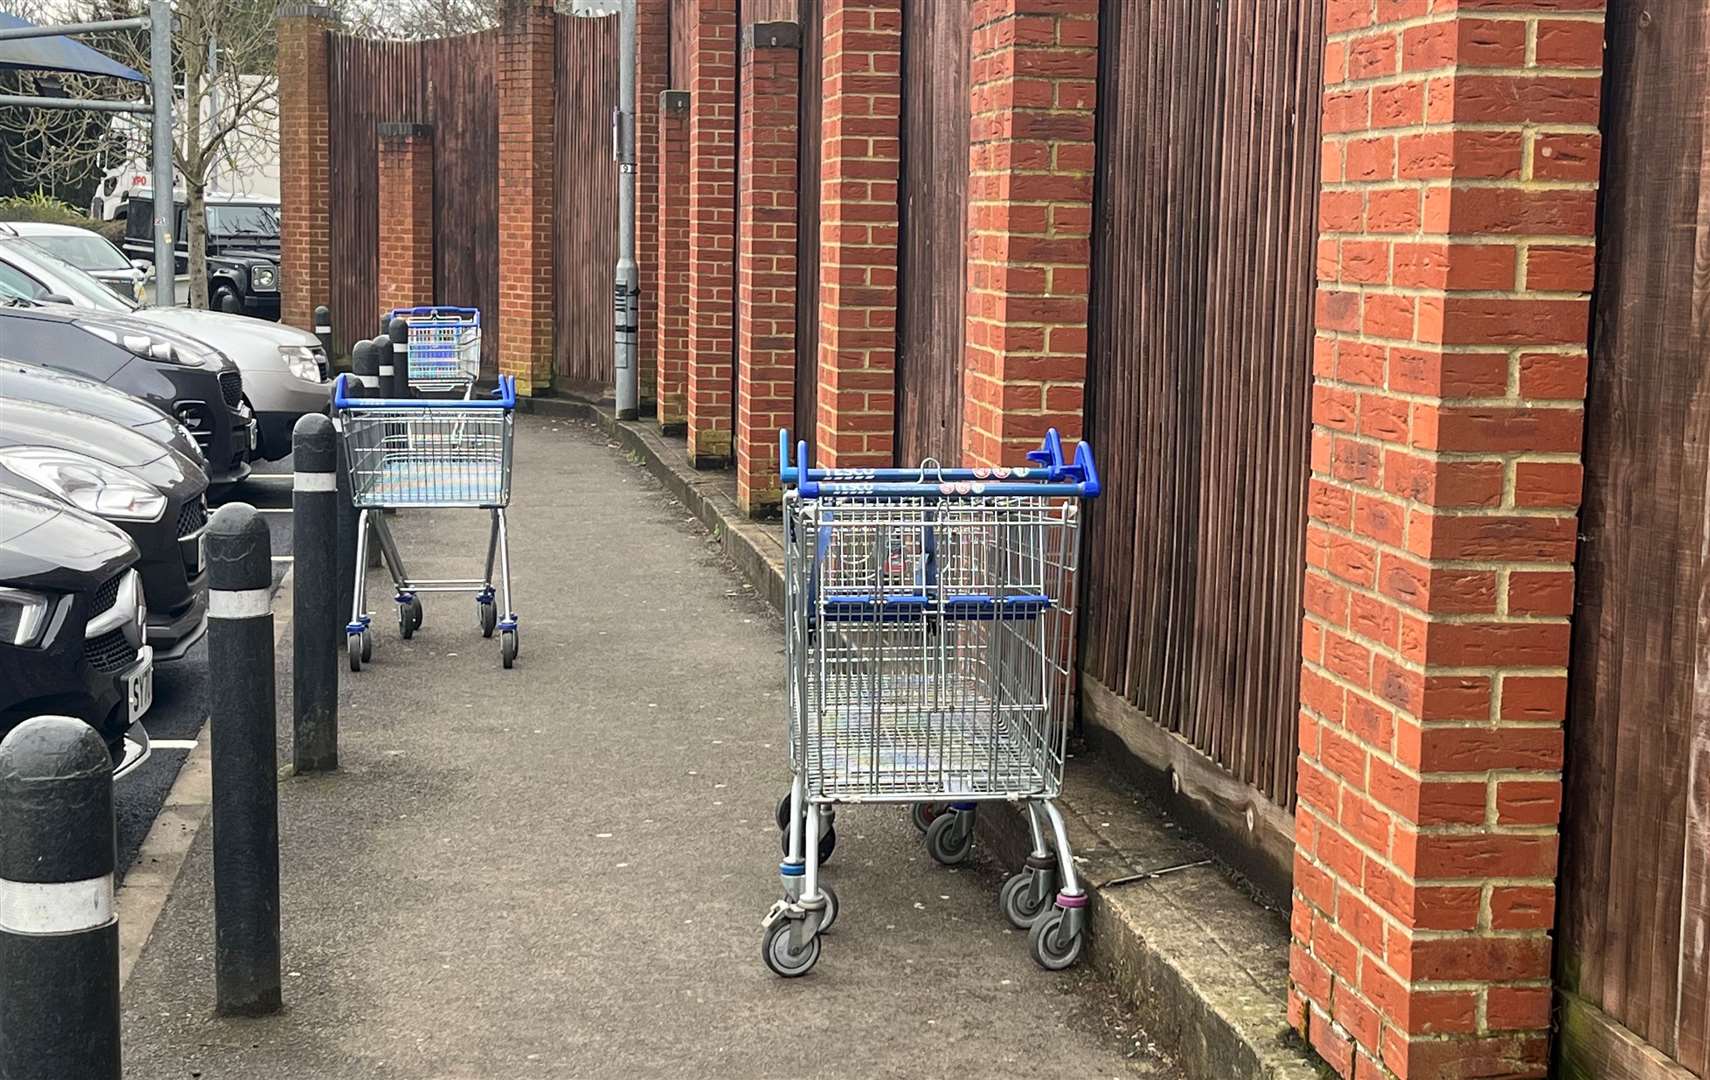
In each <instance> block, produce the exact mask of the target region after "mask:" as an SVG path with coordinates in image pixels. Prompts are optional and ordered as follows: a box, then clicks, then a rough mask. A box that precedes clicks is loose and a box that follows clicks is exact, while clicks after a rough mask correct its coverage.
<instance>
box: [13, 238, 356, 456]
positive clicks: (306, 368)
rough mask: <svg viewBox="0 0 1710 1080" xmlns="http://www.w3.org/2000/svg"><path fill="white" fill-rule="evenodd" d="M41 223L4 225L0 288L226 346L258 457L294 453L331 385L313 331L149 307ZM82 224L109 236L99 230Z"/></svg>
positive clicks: (323, 405) (221, 348) (222, 348)
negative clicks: (72, 258) (295, 429)
mask: <svg viewBox="0 0 1710 1080" xmlns="http://www.w3.org/2000/svg"><path fill="white" fill-rule="evenodd" d="M38 228H42V226H37V225H33V224H30V223H26V222H15V223H7V224H3V225H0V290H3V291H7V292H13V293H16V294H18V295H20V296H23V297H25V298H26V299H30V300H35V301H37V302H38V303H60V304H68V305H70V306H72V307H80V308H90V309H94V310H98V311H109V312H114V313H124V314H128V315H130V316H132V317H133V318H137V319H142V320H145V321H147V322H150V323H154V324H156V325H158V326H161V327H162V328H164V329H169V330H174V331H176V332H178V333H180V334H186V335H189V336H190V337H194V338H197V339H199V340H201V341H204V342H206V343H207V344H209V345H211V346H213V347H214V348H216V349H218V350H219V351H221V352H223V353H225V354H226V355H227V356H229V357H231V358H232V361H233V362H234V363H236V364H237V366H238V367H239V369H241V370H242V371H243V385H244V397H245V398H246V399H247V401H248V402H249V406H250V408H251V409H252V410H254V412H255V418H256V449H255V457H257V458H261V459H264V460H267V461H277V460H278V459H280V458H282V457H284V456H285V455H287V454H289V453H290V452H291V428H292V426H293V425H295V424H296V423H297V419H298V418H299V417H301V416H303V415H305V414H306V413H312V412H324V411H325V410H326V408H327V396H328V392H329V391H330V390H331V386H330V384H329V382H328V379H329V374H330V373H329V371H328V361H327V355H326V352H325V350H323V349H322V348H321V343H320V341H319V339H317V338H316V337H315V336H314V335H313V334H310V333H308V332H307V331H304V330H299V329H297V328H296V327H293V326H286V325H283V324H281V323H274V322H267V321H265V320H263V319H251V318H246V317H244V316H242V315H227V314H225V313H223V312H218V311H192V310H191V309H189V308H179V307H144V306H142V305H141V304H139V303H137V302H136V301H134V300H131V299H128V298H126V297H124V296H121V295H119V294H118V292H117V290H115V289H111V288H109V287H107V286H106V285H103V284H102V283H101V281H100V280H98V279H97V278H96V277H95V276H93V275H92V274H90V273H88V272H87V271H85V270H83V269H81V268H79V267H77V266H74V265H72V264H71V263H70V262H67V261H66V260H64V259H62V258H60V257H58V256H56V255H54V254H51V253H50V252H48V251H47V250H46V249H45V248H43V247H41V246H40V245H39V244H38V243H37V242H36V241H35V240H34V239H33V238H32V237H31V233H32V231H33V230H35V229H38ZM56 228H58V229H60V230H63V229H64V228H66V226H58V227H56ZM80 231H82V232H83V233H84V235H86V236H88V237H90V238H92V239H94V240H97V241H100V242H101V243H103V244H105V243H106V241H105V240H103V239H102V238H101V237H100V236H99V235H98V234H96V233H92V232H88V231H87V230H80ZM108 246H109V247H111V246H112V245H110V244H109V245H108Z"/></svg>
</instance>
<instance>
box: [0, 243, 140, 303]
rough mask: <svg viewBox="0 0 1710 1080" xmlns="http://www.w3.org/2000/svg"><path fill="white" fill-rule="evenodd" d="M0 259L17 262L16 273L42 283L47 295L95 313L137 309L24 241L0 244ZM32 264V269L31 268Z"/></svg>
mask: <svg viewBox="0 0 1710 1080" xmlns="http://www.w3.org/2000/svg"><path fill="white" fill-rule="evenodd" d="M0 256H3V257H5V258H6V259H7V261H9V262H11V261H16V262H17V263H18V264H19V267H18V268H19V269H21V270H23V271H24V272H25V273H27V274H30V275H31V276H32V277H39V278H43V279H45V280H43V281H42V284H43V285H44V286H46V288H47V291H48V292H50V293H64V294H66V295H68V296H70V297H71V298H72V300H74V301H78V302H79V303H78V305H77V306H79V307H92V308H95V309H96V310H97V311H135V310H136V309H137V305H136V304H134V303H132V302H131V301H129V300H126V299H125V298H124V297H122V296H119V295H118V294H116V293H114V292H113V290H111V289H109V288H107V286H105V285H103V284H101V282H100V281H98V280H97V279H95V278H94V277H92V276H91V275H90V274H89V273H87V272H86V271H83V270H79V269H78V268H77V267H75V266H73V265H71V264H70V263H68V262H66V261H65V260H64V259H61V258H59V257H58V256H56V255H51V254H49V253H48V252H46V251H44V250H42V249H41V248H39V247H37V246H36V245H35V244H34V243H31V242H30V241H27V240H5V241H0ZM32 264H34V265H32Z"/></svg>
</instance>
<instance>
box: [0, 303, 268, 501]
mask: <svg viewBox="0 0 1710 1080" xmlns="http://www.w3.org/2000/svg"><path fill="white" fill-rule="evenodd" d="M0 347H3V348H4V349H5V350H6V353H7V355H9V356H12V357H15V358H16V359H19V360H23V361H25V362H26V363H31V364H36V365H39V366H41V367H45V368H52V369H54V370H55V371H64V372H68V373H70V374H73V375H81V376H83V377H85V378H89V379H93V380H95V381H96V382H99V383H104V384H105V385H107V386H111V387H113V388H114V389H116V390H123V391H124V392H125V393H127V394H132V395H134V396H136V397H139V398H142V399H143V400H144V401H146V402H148V403H149V404H151V405H154V406H156V407H158V408H160V409H163V410H165V411H166V412H168V413H170V414H171V415H172V416H173V417H174V418H176V419H177V420H178V422H179V423H181V424H183V425H184V426H185V427H186V428H189V429H190V433H191V435H193V436H194V437H195V439H196V442H197V443H198V444H199V445H200V446H201V447H202V454H203V456H204V457H205V458H207V462H208V464H207V471H208V480H209V481H210V482H211V483H214V484H232V483H236V482H237V481H239V480H242V479H243V478H244V477H246V476H248V475H249V456H250V453H251V451H252V450H253V449H254V447H255V420H254V417H253V416H252V414H251V413H250V409H249V406H248V405H246V404H245V403H244V398H243V373H242V372H240V371H239V370H238V369H237V366H236V365H234V364H233V363H232V362H231V361H230V360H229V359H227V358H226V357H225V356H223V355H222V354H220V353H218V352H215V351H214V350H213V349H211V348H209V347H208V346H207V345H204V344H202V343H201V342H199V341H196V340H195V339H194V338H187V337H183V336H182V335H174V334H172V333H170V332H168V331H165V330H162V329H160V328H159V327H151V326H148V325H147V324H144V323H140V322H136V321H133V320H131V319H129V318H127V317H124V316H119V315H110V314H107V313H104V312H103V313H96V312H89V311H76V310H69V309H65V308H58V307H51V308H50V307H42V306H38V305H34V304H31V303H30V302H28V301H26V300H21V299H18V298H16V297H13V296H0Z"/></svg>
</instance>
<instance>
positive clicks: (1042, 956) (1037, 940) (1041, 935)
mask: <svg viewBox="0 0 1710 1080" xmlns="http://www.w3.org/2000/svg"><path fill="white" fill-rule="evenodd" d="M1068 917H1069V913H1068V912H1067V911H1064V910H1063V909H1062V908H1057V909H1055V910H1053V911H1052V912H1051V913H1050V914H1049V915H1046V916H1045V917H1044V918H1042V919H1040V920H1039V921H1038V922H1036V923H1034V924H1033V929H1032V931H1030V932H1029V933H1028V935H1027V945H1028V948H1029V950H1030V951H1031V952H1032V953H1033V959H1034V961H1035V962H1037V963H1038V965H1039V966H1040V967H1042V968H1044V969H1045V970H1046V971H1062V970H1063V969H1065V968H1068V967H1073V966H1074V963H1075V961H1076V960H1079V959H1080V958H1081V947H1082V946H1083V945H1085V944H1086V940H1087V939H1086V935H1085V934H1084V933H1077V934H1075V936H1074V937H1072V938H1069V939H1068V940H1067V941H1064V940H1061V937H1062V935H1061V931H1062V929H1063V925H1064V923H1065V922H1067V921H1068Z"/></svg>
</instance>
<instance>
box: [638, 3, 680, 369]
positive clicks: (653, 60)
mask: <svg viewBox="0 0 1710 1080" xmlns="http://www.w3.org/2000/svg"><path fill="white" fill-rule="evenodd" d="M670 61H671V0H638V3H637V4H636V18H635V102H634V103H633V105H632V106H631V107H632V108H633V109H634V110H635V173H636V175H635V262H636V268H635V271H636V281H638V282H640V283H641V290H642V297H641V304H640V306H639V307H638V309H637V312H636V348H635V351H636V357H635V362H636V387H637V391H638V392H639V394H640V396H641V400H642V401H643V402H645V401H647V400H648V399H649V398H651V397H653V396H654V387H655V385H656V380H657V374H656V373H657V371H658V369H659V314H658V311H657V310H656V308H655V305H653V304H651V303H649V302H648V297H647V292H648V290H649V289H650V288H651V287H652V284H653V278H654V266H653V260H654V259H655V258H656V256H657V254H658V251H659V160H658V159H659V95H660V94H661V93H663V92H664V91H665V89H666V87H668V86H669V85H670V79H669V68H670Z"/></svg>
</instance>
